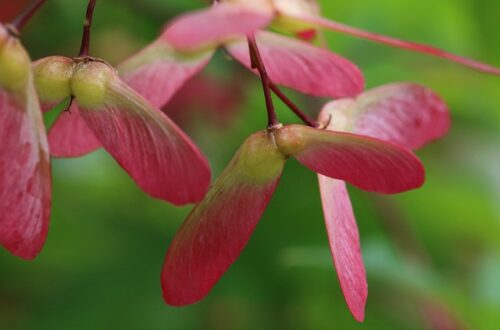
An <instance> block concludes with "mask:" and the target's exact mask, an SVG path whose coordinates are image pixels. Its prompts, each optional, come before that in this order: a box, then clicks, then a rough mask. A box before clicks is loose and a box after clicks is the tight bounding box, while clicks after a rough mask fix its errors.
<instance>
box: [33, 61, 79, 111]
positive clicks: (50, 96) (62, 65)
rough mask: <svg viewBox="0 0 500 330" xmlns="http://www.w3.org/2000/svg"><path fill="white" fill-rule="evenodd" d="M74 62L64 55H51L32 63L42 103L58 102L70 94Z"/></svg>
mask: <svg viewBox="0 0 500 330" xmlns="http://www.w3.org/2000/svg"><path fill="white" fill-rule="evenodd" d="M73 69H74V62H73V60H72V59H70V58H67V57H64V56H51V57H46V58H44V59H41V60H39V61H37V62H35V63H34V66H33V71H34V79H35V87H36V90H37V92H38V97H39V98H40V101H41V102H42V103H59V102H61V101H62V100H63V99H65V98H67V97H69V96H71V84H70V83H71V77H72V76H73Z"/></svg>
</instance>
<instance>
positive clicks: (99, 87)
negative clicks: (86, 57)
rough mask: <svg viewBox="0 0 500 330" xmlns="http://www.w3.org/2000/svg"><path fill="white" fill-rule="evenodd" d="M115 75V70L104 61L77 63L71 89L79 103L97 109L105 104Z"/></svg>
mask: <svg viewBox="0 0 500 330" xmlns="http://www.w3.org/2000/svg"><path fill="white" fill-rule="evenodd" d="M113 76H114V70H113V69H111V68H110V67H109V66H108V65H107V64H105V63H102V62H95V61H91V62H82V63H77V64H76V67H75V72H74V74H73V78H72V79H71V90H72V92H73V96H74V97H75V99H76V101H77V102H78V105H80V107H82V108H84V109H95V108H98V107H99V106H101V105H103V103H104V100H105V98H106V91H107V88H106V87H107V85H108V82H109V81H110V80H111V79H112V77H113Z"/></svg>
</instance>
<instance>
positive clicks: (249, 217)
mask: <svg viewBox="0 0 500 330" xmlns="http://www.w3.org/2000/svg"><path fill="white" fill-rule="evenodd" d="M284 163H285V158H284V157H283V156H282V155H281V154H280V153H279V152H278V151H277V150H276V148H275V146H274V145H273V144H272V141H271V140H270V138H269V137H268V136H265V133H257V134H255V135H253V136H252V137H250V138H249V139H248V140H247V141H246V142H245V144H244V145H243V146H242V147H241V148H240V150H239V152H238V153H237V154H236V156H235V157H234V158H233V160H232V161H231V163H230V164H229V166H228V167H227V168H226V169H225V170H224V172H223V173H222V174H221V176H220V177H219V178H218V179H217V180H216V181H215V183H214V184H213V186H212V188H211V189H210V190H209V192H208V194H207V195H206V196H205V198H204V199H203V201H202V202H201V203H200V204H198V205H197V206H196V207H195V208H194V209H193V211H192V212H191V214H190V215H189V216H188V218H187V219H186V220H185V222H184V224H183V225H182V227H181V228H180V229H179V231H178V232H177V234H176V236H175V238H174V240H173V241H172V244H171V245H170V248H169V250H168V252H167V256H166V258H165V264H164V267H163V272H162V286H163V297H164V299H165V301H166V302H167V303H168V304H170V305H174V306H181V305H187V304H192V303H195V302H197V301H199V300H201V299H202V298H203V297H204V296H205V295H207V294H208V292H209V291H210V290H211V289H212V287H213V286H214V285H215V283H216V282H217V281H218V280H219V278H220V277H221V276H222V275H223V274H224V272H225V271H226V270H227V269H228V268H229V267H230V266H231V264H232V263H233V262H234V261H235V260H236V259H237V258H238V256H239V254H240V253H241V251H242V250H243V248H244V247H245V245H246V244H247V242H248V240H249V239H250V236H251V234H252V232H253V231H254V229H255V226H256V225H257V223H258V222H259V220H260V218H261V216H262V214H263V212H264V210H265V208H266V206H267V204H268V203H269V200H270V199H271V197H272V195H273V192H274V190H275V188H276V185H277V183H278V181H279V178H280V176H281V171H282V168H283V165H284Z"/></svg>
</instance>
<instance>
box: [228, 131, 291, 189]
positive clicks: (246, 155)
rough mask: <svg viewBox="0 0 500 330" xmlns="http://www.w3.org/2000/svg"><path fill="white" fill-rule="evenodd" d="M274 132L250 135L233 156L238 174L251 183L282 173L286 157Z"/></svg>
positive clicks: (262, 181)
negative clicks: (277, 143)
mask: <svg viewBox="0 0 500 330" xmlns="http://www.w3.org/2000/svg"><path fill="white" fill-rule="evenodd" d="M273 134H274V133H273V132H268V131H264V132H258V133H255V134H253V135H252V136H250V137H249V138H248V139H247V140H246V141H245V143H243V145H242V146H241V147H240V150H239V151H238V153H237V154H236V155H235V157H234V158H233V162H234V163H233V165H231V166H234V169H237V171H238V176H239V177H244V178H246V179H247V180H248V182H249V183H253V184H261V183H264V182H268V181H269V180H273V179H275V178H276V177H277V176H279V175H280V174H281V171H282V169H283V165H284V164H285V161H286V158H285V157H284V156H283V155H282V154H281V153H280V152H279V150H278V148H277V147H276V145H275V143H274V136H273Z"/></svg>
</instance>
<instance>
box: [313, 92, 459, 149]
mask: <svg viewBox="0 0 500 330" xmlns="http://www.w3.org/2000/svg"><path fill="white" fill-rule="evenodd" d="M320 120H321V121H323V122H328V121H329V122H330V125H329V127H328V128H330V129H332V130H343V131H347V132H352V133H356V134H360V135H367V136H371V137H374V138H378V139H381V140H384V141H389V142H393V143H396V144H399V145H402V146H404V147H406V148H410V149H417V148H420V147H422V146H423V145H425V144H426V143H428V142H430V141H433V140H435V139H438V138H440V137H442V136H443V135H445V134H446V133H447V132H448V129H449V127H450V114H449V112H448V107H447V106H446V104H445V103H444V102H443V101H442V100H441V98H440V97H439V96H438V95H436V94H435V93H434V92H432V91H431V90H430V89H428V88H426V87H423V86H420V85H417V84H410V83H395V84H389V85H384V86H381V87H378V88H374V89H372V90H369V91H367V92H365V93H363V94H361V95H360V96H359V97H358V98H356V99H348V100H337V101H333V102H330V103H328V104H327V105H325V107H324V108H323V110H322V112H321V114H320ZM339 124H341V125H343V126H344V127H339Z"/></svg>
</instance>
